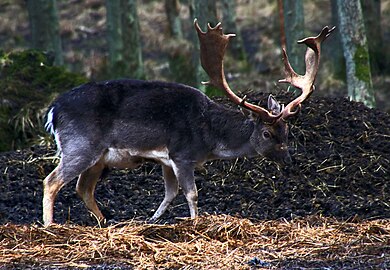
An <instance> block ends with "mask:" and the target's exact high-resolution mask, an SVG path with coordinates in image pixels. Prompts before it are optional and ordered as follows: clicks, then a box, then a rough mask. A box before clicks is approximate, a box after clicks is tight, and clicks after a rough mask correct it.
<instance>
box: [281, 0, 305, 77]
mask: <svg viewBox="0 0 390 270" xmlns="http://www.w3.org/2000/svg"><path fill="white" fill-rule="evenodd" d="M283 11H284V29H285V34H286V45H287V48H286V49H287V54H288V58H289V60H290V63H291V65H292V66H293V68H294V69H295V70H296V71H297V72H298V73H299V74H302V73H304V72H305V64H304V55H305V46H302V45H301V44H297V41H298V40H300V39H302V38H303V37H304V33H303V29H304V26H305V25H304V24H305V20H304V15H303V4H302V0H295V1H291V0H283Z"/></svg>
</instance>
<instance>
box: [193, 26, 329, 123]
mask: <svg viewBox="0 0 390 270" xmlns="http://www.w3.org/2000/svg"><path fill="white" fill-rule="evenodd" d="M194 25H195V29H196V31H197V33H198V37H199V42H200V59H201V64H202V67H203V69H204V70H205V71H206V73H207V74H208V75H209V77H210V81H208V82H206V83H204V84H211V85H213V86H215V87H217V88H219V89H221V90H222V91H224V92H225V94H226V96H227V97H228V98H229V99H230V100H231V101H232V102H234V103H235V104H237V105H240V106H242V107H244V108H246V109H249V110H251V111H253V112H254V113H256V114H257V115H258V116H259V117H260V118H261V119H262V121H263V122H265V123H270V124H272V123H275V122H276V121H277V120H278V119H281V118H283V119H286V118H287V117H289V116H291V115H293V114H295V113H296V112H297V111H298V109H297V107H299V106H300V104H301V103H302V102H303V101H304V100H305V99H306V98H307V97H308V96H309V95H310V94H311V92H312V90H313V84H314V80H315V77H316V75H317V71H318V65H319V62H320V51H321V42H322V41H324V40H325V39H326V38H327V37H328V36H329V34H330V33H331V32H332V31H333V30H334V27H333V28H332V29H330V30H329V28H328V27H325V28H324V29H322V31H321V33H320V34H319V35H318V36H317V37H309V38H305V39H303V40H301V41H299V42H298V43H304V44H306V45H307V46H308V48H307V51H306V57H305V62H306V73H305V75H304V76H302V75H299V74H297V73H296V72H295V71H294V70H293V69H292V67H291V65H290V63H289V61H288V57H287V54H286V50H285V49H283V54H284V59H283V61H284V65H285V74H286V77H285V79H283V80H280V81H279V82H282V83H286V82H288V83H290V84H291V85H293V86H295V87H297V88H300V89H301V90H302V94H301V95H300V96H299V97H297V98H296V99H294V100H293V101H292V102H290V103H289V104H288V105H287V106H286V107H285V108H284V109H283V110H282V111H281V112H280V113H278V114H272V113H271V112H269V111H268V110H266V109H265V108H263V107H260V106H257V105H254V104H251V103H248V102H246V101H245V98H244V99H242V98H240V97H238V96H237V95H236V94H235V93H234V92H233V91H232V90H231V89H230V87H229V84H228V83H227V81H226V78H225V73H224V69H223V57H224V55H225V51H226V47H227V45H228V43H229V39H230V38H231V37H234V36H235V34H228V35H225V34H223V32H222V26H221V23H218V24H217V25H216V26H215V27H211V26H210V25H208V26H207V28H208V29H207V32H203V31H202V30H201V29H200V27H199V25H198V22H197V20H196V19H195V21H194Z"/></svg>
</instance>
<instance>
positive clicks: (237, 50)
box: [222, 0, 247, 63]
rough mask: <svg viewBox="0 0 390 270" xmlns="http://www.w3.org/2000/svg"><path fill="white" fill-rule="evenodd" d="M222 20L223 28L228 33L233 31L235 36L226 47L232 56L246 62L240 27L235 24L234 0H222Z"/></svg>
mask: <svg viewBox="0 0 390 270" xmlns="http://www.w3.org/2000/svg"><path fill="white" fill-rule="evenodd" d="M222 3H223V9H222V10H223V13H222V15H223V21H224V29H227V30H228V31H229V33H235V34H236V37H235V38H234V39H233V40H232V42H231V43H230V44H229V47H228V49H229V50H230V51H231V52H232V53H233V56H234V58H236V59H238V60H240V61H244V62H245V63H246V62H247V58H246V53H245V48H244V42H243V41H242V37H241V33H240V29H239V28H238V27H237V24H236V0H223V1H222Z"/></svg>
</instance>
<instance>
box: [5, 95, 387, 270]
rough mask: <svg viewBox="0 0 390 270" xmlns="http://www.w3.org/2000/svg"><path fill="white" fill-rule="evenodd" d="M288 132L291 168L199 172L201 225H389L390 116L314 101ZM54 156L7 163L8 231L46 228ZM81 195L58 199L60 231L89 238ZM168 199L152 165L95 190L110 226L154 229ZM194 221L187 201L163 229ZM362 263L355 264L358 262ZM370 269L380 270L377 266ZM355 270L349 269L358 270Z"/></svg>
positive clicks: (217, 167) (11, 156)
mask: <svg viewBox="0 0 390 270" xmlns="http://www.w3.org/2000/svg"><path fill="white" fill-rule="evenodd" d="M250 98H251V99H252V100H253V101H259V100H261V101H263V100H265V95H264V94H256V95H254V94H251V95H250ZM277 98H279V99H281V100H289V99H291V95H290V94H286V93H282V94H280V95H279V96H278V97H277ZM220 102H225V100H224V99H221V100H220ZM290 123H291V128H290V146H291V149H292V150H293V152H294V153H293V160H294V162H293V164H292V165H291V166H288V167H279V166H278V165H277V164H275V163H273V162H271V161H269V160H266V159H263V158H261V157H259V158H254V159H237V160H230V161H213V162H209V163H207V164H206V165H205V166H204V170H200V171H197V172H196V183H197V186H198V189H199V209H200V215H201V216H205V215H206V216H207V214H213V215H217V216H221V215H228V216H232V217H235V218H237V219H238V220H240V219H242V220H246V219H249V220H250V221H251V222H254V223H255V224H258V223H262V222H266V221H269V220H274V221H275V222H276V221H282V220H285V221H286V222H294V220H296V218H303V219H305V218H311V217H317V218H331V219H332V220H336V221H337V222H340V224H343V222H346V221H351V220H353V222H357V223H359V222H362V223H365V222H370V221H371V220H377V221H383V222H385V221H386V220H388V219H389V218H390V184H389V179H390V177H389V170H390V162H389V160H390V116H389V115H388V114H387V113H385V112H382V111H380V110H376V109H369V108H367V107H365V106H364V105H362V104H360V103H355V102H350V101H348V100H346V99H342V98H339V99H328V98H322V97H316V96H314V97H311V98H310V99H309V100H308V101H307V102H305V104H304V106H303V109H302V111H301V113H300V115H299V116H298V117H295V118H294V119H291V121H290ZM54 154H55V149H46V148H44V147H39V146H34V147H31V148H30V149H26V150H22V151H16V152H9V153H2V154H0V172H1V174H0V179H1V183H2V184H1V185H0V194H1V197H0V224H3V225H2V226H7V225H5V224H13V225H16V226H19V225H20V227H25V226H23V225H27V226H30V225H31V224H37V225H38V226H39V224H40V222H41V215H42V207H41V201H42V180H43V179H44V177H45V176H46V175H47V174H48V173H50V171H51V170H52V169H54V167H55V164H56V162H58V160H57V159H56V158H53V155H54ZM74 188H75V181H74V182H71V184H69V185H67V186H65V187H64V188H63V189H62V190H61V191H60V193H59V196H58V198H57V201H56V207H55V219H56V221H57V222H58V223H60V224H64V223H67V224H75V225H82V226H87V227H86V228H88V227H89V226H96V224H97V223H96V221H95V220H94V218H93V217H92V216H91V215H90V214H89V213H88V211H87V210H86V208H85V206H84V204H83V203H82V202H81V200H80V199H79V198H78V197H77V195H76V192H75V189H74ZM163 196H164V186H163V181H162V176H161V170H160V168H159V166H158V165H155V164H153V163H148V164H145V165H143V166H142V167H140V168H138V169H136V170H133V171H125V170H122V171H119V170H117V171H112V172H111V173H110V174H109V175H108V176H107V177H106V178H105V179H102V180H101V181H100V182H99V183H98V186H97V189H96V197H97V200H98V201H99V205H100V208H101V209H102V212H103V213H104V214H105V215H106V217H107V219H108V220H109V224H117V223H118V222H123V221H129V220H136V221H145V220H147V219H148V218H149V217H151V215H152V214H153V211H154V210H155V209H156V208H157V207H158V205H159V203H160V202H161V200H162V199H163ZM188 215H189V211H188V206H187V203H186V201H185V198H184V196H183V195H182V194H180V195H179V196H178V197H177V198H176V199H175V200H174V202H173V203H172V205H171V207H170V208H169V210H168V211H167V213H165V214H164V216H163V217H162V219H161V220H160V221H159V223H160V224H178V226H180V224H182V223H181V222H184V221H181V220H180V219H179V220H178V219H176V218H177V217H187V216H188ZM325 223H326V222H325ZM66 226H70V225H66ZM72 226H74V225H72ZM156 226H158V225H156ZM0 228H1V227H0ZM3 228H4V227H3ZM384 231H385V234H387V235H388V233H389V232H388V231H387V230H384ZM179 235H180V234H179ZM2 237H4V236H2ZM386 239H387V240H385V242H384V243H382V244H383V245H382V248H384V250H385V251H384V252H385V253H383V254H389V253H390V252H389V244H390V242H389V238H386ZM0 240H1V238H0ZM362 252H363V254H364V253H365V252H368V251H362ZM332 254H333V253H332ZM118 255H119V254H118ZM333 255H334V256H336V259H335V260H333V261H332V262H330V261H327V260H320V261H319V262H317V264H316V265H317V266H319V267H328V266H331V267H336V268H338V267H337V265H339V266H340V265H341V264H340V261H338V260H337V251H335V253H334V254H333ZM360 255H362V254H359V253H358V254H356V256H357V257H356V260H357V261H356V262H359V260H358V256H360ZM378 256H379V255H378ZM0 258H1V255H0ZM353 258H354V257H353ZM339 259H340V260H341V258H339ZM0 261H1V260H0ZM19 262H20V263H21V262H23V260H21V261H19ZM371 264H372V265H371ZM114 265H115V264H114ZM156 265H157V266H158V264H156ZM244 265H245V266H246V267H249V266H248V265H247V264H245V263H244ZM380 265H382V266H383V265H387V266H388V267H390V260H389V257H388V256H387V257H386V256H385V257H383V259H382V260H381V261H380ZM268 266H269V267H271V266H272V264H270V265H268ZM268 266H267V267H268ZM274 266H275V265H274ZM279 266H280V264H279ZM288 266H291V268H294V267H298V268H299V267H310V262H307V261H305V260H302V261H300V260H299V258H292V259H291V262H288V263H286V267H288ZM368 266H369V267H374V268H376V267H379V265H378V262H376V263H375V262H371V263H369V264H368ZM355 267H356V265H355V264H353V259H352V264H351V268H355Z"/></svg>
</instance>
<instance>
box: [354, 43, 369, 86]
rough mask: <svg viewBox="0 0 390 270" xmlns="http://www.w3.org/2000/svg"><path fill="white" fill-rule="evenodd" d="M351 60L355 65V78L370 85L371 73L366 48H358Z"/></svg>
mask: <svg viewBox="0 0 390 270" xmlns="http://www.w3.org/2000/svg"><path fill="white" fill-rule="evenodd" d="M353 60H354V62H355V65H356V70H355V76H356V78H358V79H359V80H361V81H363V82H366V83H370V81H371V71H370V61H369V54H368V48H367V47H365V46H358V47H357V48H356V51H355V55H354V57H353Z"/></svg>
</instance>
